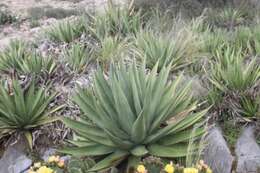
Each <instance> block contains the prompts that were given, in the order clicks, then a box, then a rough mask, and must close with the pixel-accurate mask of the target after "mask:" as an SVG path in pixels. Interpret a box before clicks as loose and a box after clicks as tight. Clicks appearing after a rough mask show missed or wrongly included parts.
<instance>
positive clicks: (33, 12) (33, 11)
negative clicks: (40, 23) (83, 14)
mask: <svg viewBox="0 0 260 173" xmlns="http://www.w3.org/2000/svg"><path fill="white" fill-rule="evenodd" d="M27 13H28V16H29V17H30V18H31V19H34V20H39V19H42V18H44V17H47V18H56V19H63V18H66V17H70V16H76V15H78V14H79V12H78V11H77V10H76V9H64V8H53V7H51V6H42V7H32V8H29V9H28V11H27Z"/></svg>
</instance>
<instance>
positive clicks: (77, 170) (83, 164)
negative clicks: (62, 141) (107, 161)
mask: <svg viewBox="0 0 260 173" xmlns="http://www.w3.org/2000/svg"><path fill="white" fill-rule="evenodd" d="M94 165H95V161H94V160H92V159H90V158H85V159H80V158H76V157H73V158H71V159H70V161H69V163H68V166H67V170H68V173H87V171H88V170H89V169H90V168H91V167H92V166H94Z"/></svg>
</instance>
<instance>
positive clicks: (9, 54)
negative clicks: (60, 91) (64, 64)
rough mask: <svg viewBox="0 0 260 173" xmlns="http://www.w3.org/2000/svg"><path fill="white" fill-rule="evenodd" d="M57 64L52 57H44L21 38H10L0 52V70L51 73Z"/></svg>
mask: <svg viewBox="0 0 260 173" xmlns="http://www.w3.org/2000/svg"><path fill="white" fill-rule="evenodd" d="M56 67H57V65H56V63H55V62H54V60H53V59H52V58H44V57H42V56H41V55H40V54H38V53H36V52H35V50H33V49H30V46H29V45H28V44H27V43H26V42H23V41H21V40H12V41H11V42H10V44H9V46H8V47H7V48H6V49H5V50H4V51H3V52H1V53H0V70H1V71H2V72H5V73H18V74H37V75H39V74H42V73H47V74H52V73H53V72H54V71H55V69H56Z"/></svg>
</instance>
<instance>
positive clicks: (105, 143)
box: [62, 64, 206, 172]
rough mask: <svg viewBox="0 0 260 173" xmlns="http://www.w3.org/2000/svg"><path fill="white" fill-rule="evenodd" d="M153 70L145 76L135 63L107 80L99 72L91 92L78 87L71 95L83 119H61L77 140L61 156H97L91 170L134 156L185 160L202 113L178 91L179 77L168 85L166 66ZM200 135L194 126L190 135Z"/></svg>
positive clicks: (200, 130)
mask: <svg viewBox="0 0 260 173" xmlns="http://www.w3.org/2000/svg"><path fill="white" fill-rule="evenodd" d="M157 70H158V69H157V66H155V67H154V69H153V70H152V72H151V73H150V74H147V72H146V70H145V65H142V67H141V68H140V69H139V68H137V66H136V65H135V64H134V65H130V66H129V67H128V68H127V67H126V66H124V65H114V66H113V65H112V67H111V69H110V71H109V77H108V78H107V77H106V76H104V74H103V72H102V71H101V70H98V72H97V74H96V76H95V78H94V81H95V82H94V85H93V88H91V89H79V90H78V93H77V94H76V95H75V96H74V97H73V100H74V101H75V102H76V103H77V104H78V105H79V107H80V108H81V110H82V111H83V112H84V113H83V114H82V116H81V119H80V120H72V119H69V118H64V119H63V122H64V123H65V124H66V125H67V126H68V127H70V128H72V129H73V130H74V132H75V133H76V134H77V135H76V136H77V137H76V138H75V140H74V141H71V143H72V144H74V145H75V147H68V148H64V149H63V150H62V152H64V153H68V154H74V155H79V156H80V155H81V156H84V155H86V156H100V158H102V159H101V160H100V161H99V162H98V163H97V164H96V165H95V166H93V167H92V168H91V169H90V170H89V172H91V171H99V170H103V169H107V168H110V167H111V166H115V165H118V164H119V163H120V162H122V161H123V160H125V159H127V158H129V157H132V156H134V157H137V158H138V159H140V158H141V157H142V156H145V155H154V156H158V157H168V158H178V157H185V156H186V154H187V147H188V143H189V139H190V133H191V131H193V128H192V127H193V125H194V124H196V123H197V122H200V120H201V118H202V117H203V116H204V115H205V113H206V111H205V110H204V111H197V112H193V110H194V109H195V108H196V103H194V102H193V101H192V96H191V95H190V94H189V92H188V91H189V86H182V87H180V81H181V78H178V79H176V80H175V81H174V82H170V83H168V82H167V78H168V74H169V72H170V67H163V68H162V69H161V72H160V73H159V74H157ZM122 115H123V116H122ZM89 120H90V121H91V122H93V123H91V122H89ZM204 131H205V129H204V128H203V127H200V128H197V130H196V131H195V133H194V134H195V135H194V136H196V137H197V138H199V136H200V135H202V134H203V133H204ZM90 141H91V142H90Z"/></svg>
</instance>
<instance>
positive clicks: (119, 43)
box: [97, 36, 129, 66]
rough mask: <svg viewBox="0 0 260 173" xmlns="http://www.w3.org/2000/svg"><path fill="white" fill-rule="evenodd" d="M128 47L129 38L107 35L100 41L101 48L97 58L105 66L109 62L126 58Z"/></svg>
mask: <svg viewBox="0 0 260 173" xmlns="http://www.w3.org/2000/svg"><path fill="white" fill-rule="evenodd" d="M128 48H129V43H128V40H120V39H119V38H118V37H111V36H106V37H104V38H103V39H102V40H101V41H100V48H99V49H98V50H97V60H98V61H99V62H101V64H103V65H104V66H105V65H106V64H108V63H109V62H117V61H119V60H121V59H122V57H124V58H126V57H125V56H126V52H127V49H128Z"/></svg>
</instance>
